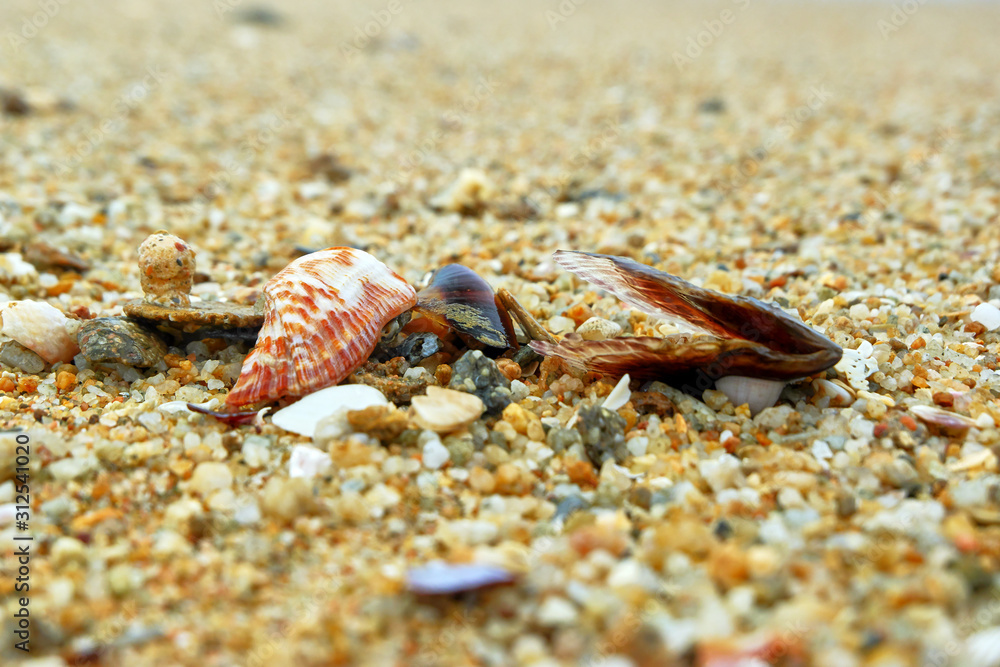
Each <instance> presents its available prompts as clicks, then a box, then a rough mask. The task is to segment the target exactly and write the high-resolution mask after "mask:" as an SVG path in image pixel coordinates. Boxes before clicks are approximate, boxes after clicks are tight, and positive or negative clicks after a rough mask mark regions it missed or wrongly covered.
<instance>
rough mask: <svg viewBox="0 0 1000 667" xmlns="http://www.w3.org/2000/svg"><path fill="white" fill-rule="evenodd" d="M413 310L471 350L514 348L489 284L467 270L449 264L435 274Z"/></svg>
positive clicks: (508, 323)
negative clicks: (442, 325)
mask: <svg viewBox="0 0 1000 667" xmlns="http://www.w3.org/2000/svg"><path fill="white" fill-rule="evenodd" d="M414 310H416V311H417V312H419V313H420V314H422V315H424V316H425V317H428V318H430V319H432V320H434V321H436V322H438V323H440V324H444V325H447V326H448V327H450V328H451V329H453V330H454V331H455V332H456V333H457V334H458V336H459V338H461V339H462V340H463V341H464V342H465V343H466V345H469V346H470V347H483V346H485V347H487V348H492V349H494V350H498V351H503V350H506V349H508V348H511V347H513V348H516V347H517V339H516V338H515V337H514V325H513V323H512V322H511V320H510V315H508V314H507V311H506V309H504V308H503V307H502V306H500V304H499V303H498V302H497V298H496V295H494V293H493V289H492V288H491V287H490V286H489V284H488V283H487V282H486V281H485V280H483V279H482V278H481V277H480V276H479V275H478V274H477V273H476V272H475V271H473V270H472V269H470V268H469V267H467V266H462V265H461V264H448V265H447V266H443V267H441V268H440V269H438V270H437V271H435V272H434V275H433V277H432V278H431V283H430V285H428V286H427V287H426V288H424V289H422V290H421V291H420V292H419V293H418V294H417V305H416V307H415V308H414Z"/></svg>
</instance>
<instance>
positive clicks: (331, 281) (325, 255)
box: [226, 248, 417, 406]
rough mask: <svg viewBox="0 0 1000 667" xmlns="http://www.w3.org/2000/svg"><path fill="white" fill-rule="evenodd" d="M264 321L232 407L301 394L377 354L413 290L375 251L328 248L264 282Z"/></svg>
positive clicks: (411, 301)
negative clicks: (386, 329) (386, 328)
mask: <svg viewBox="0 0 1000 667" xmlns="http://www.w3.org/2000/svg"><path fill="white" fill-rule="evenodd" d="M263 298H264V305H265V309H266V310H265V316H264V325H263V326H262V327H261V330H260V334H259V335H258V336H257V345H256V346H255V347H254V349H253V350H251V351H250V354H248V355H247V358H246V359H245V360H244V362H243V369H242V372H241V373H240V377H239V379H238V380H237V381H236V385H235V386H234V387H233V389H232V391H230V392H229V396H227V397H226V403H227V404H228V405H230V406H239V405H247V404H250V403H258V402H261V401H274V400H277V399H279V398H283V397H292V398H297V397H299V396H303V395H305V394H308V393H311V392H313V391H316V390H317V389H322V388H323V387H328V386H330V385H334V384H337V383H338V382H340V381H341V380H343V379H344V378H346V377H347V376H348V375H350V374H351V373H352V372H353V371H354V370H355V369H356V368H357V367H358V366H360V365H361V364H362V363H364V361H365V360H366V359H367V358H368V356H369V355H370V354H371V353H372V350H373V349H374V348H375V344H376V343H377V342H378V340H379V332H380V331H381V330H382V327H384V326H385V325H386V324H388V323H389V322H390V321H391V320H392V319H393V318H394V317H396V316H398V315H400V314H401V313H403V312H405V311H406V310H408V309H410V308H412V307H413V306H414V304H416V301H417V299H416V292H415V291H414V289H413V287H411V286H410V285H409V284H408V283H407V282H406V281H405V280H403V278H401V277H400V276H399V275H397V274H396V273H394V272H393V271H391V270H390V269H389V268H388V267H387V266H386V265H385V264H383V263H382V262H380V261H378V260H377V259H375V258H374V257H372V256H371V255H369V254H368V253H366V252H363V251H361V250H356V249H354V248H327V249H326V250H320V251H319V252H314V253H312V254H309V255H306V256H304V257H300V258H299V259H297V260H295V261H294V262H292V263H291V264H289V265H288V266H286V267H285V268H284V269H282V270H281V271H280V272H279V273H278V274H277V275H275V276H274V277H273V278H271V280H269V281H268V282H267V284H265V285H264V289H263Z"/></svg>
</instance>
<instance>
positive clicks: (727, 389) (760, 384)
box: [715, 375, 787, 415]
mask: <svg viewBox="0 0 1000 667" xmlns="http://www.w3.org/2000/svg"><path fill="white" fill-rule="evenodd" d="M786 384H787V382H785V381H784V380H763V379H761V378H750V377H743V376H740V375H729V376H726V377H722V378H719V379H718V380H716V381H715V388H716V389H718V390H719V391H721V392H722V393H724V394H725V395H726V396H728V397H729V400H730V402H732V404H733V405H735V406H740V405H743V404H744V403H746V404H747V407H749V408H750V414H753V415H755V414H757V413H758V412H760V411H761V410H763V409H764V408H769V407H771V406H772V405H774V404H775V403H776V402H777V401H778V397H779V396H781V390H782V389H784V388H785V385H786Z"/></svg>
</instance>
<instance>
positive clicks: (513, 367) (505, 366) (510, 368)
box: [497, 359, 521, 381]
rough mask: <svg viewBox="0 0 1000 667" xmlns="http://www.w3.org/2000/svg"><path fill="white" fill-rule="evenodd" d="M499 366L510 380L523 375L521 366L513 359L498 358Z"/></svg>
mask: <svg viewBox="0 0 1000 667" xmlns="http://www.w3.org/2000/svg"><path fill="white" fill-rule="evenodd" d="M497 368H499V369H500V372H501V373H503V374H504V377H506V378H507V379H508V380H511V381H513V380H517V379H519V378H520V377H521V366H520V364H518V363H517V362H516V361H514V360H512V359H497Z"/></svg>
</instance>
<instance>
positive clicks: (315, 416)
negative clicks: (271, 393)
mask: <svg viewBox="0 0 1000 667" xmlns="http://www.w3.org/2000/svg"><path fill="white" fill-rule="evenodd" d="M388 403H389V401H388V400H387V399H386V397H385V396H384V395H383V394H382V392H380V391H379V390H378V389H375V388H374V387H369V386H367V385H363V384H345V385H339V386H336V387H327V388H326V389H320V390H319V391H317V392H314V393H312V394H309V395H308V396H306V397H304V398H302V399H301V400H299V401H296V402H295V403H292V404H291V405H289V406H288V407H286V408H282V409H281V410H278V411H277V412H275V413H274V415H273V416H272V417H271V421H272V423H274V425H275V426H278V427H279V428H283V429H285V430H286V431H291V432H292V433H298V434H299V435H305V436H308V437H310V438H312V437H314V436H315V435H316V427H317V426H318V425H319V423H320V422H321V421H323V420H325V419H328V418H333V419H334V420H336V419H341V418H342V420H343V424H342V426H343V428H342V429H338V428H333V425H332V424H329V423H328V424H327V425H326V426H327V427H328V428H327V429H324V435H329V436H332V437H339V436H340V435H343V434H344V433H349V432H350V428H349V427H348V426H347V413H348V412H350V411H351V410H363V409H365V408H367V407H371V406H373V405H388ZM331 421H333V420H331ZM327 431H329V432H327ZM334 431H336V432H334Z"/></svg>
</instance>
